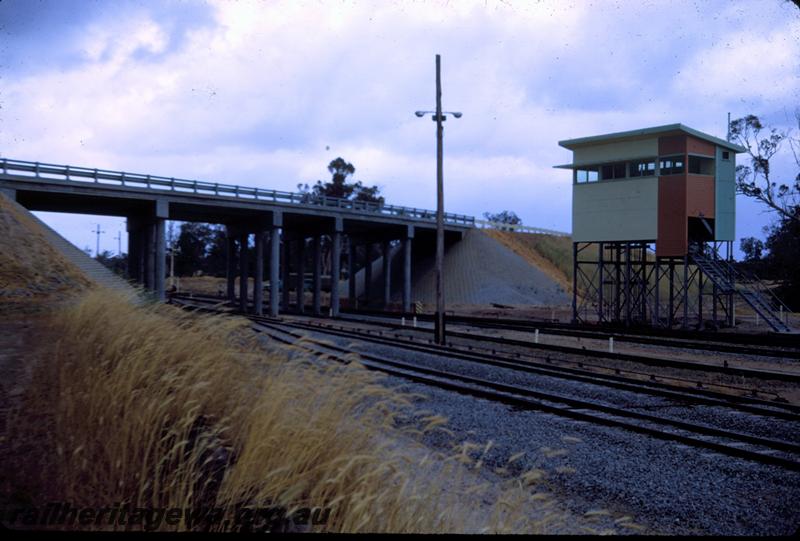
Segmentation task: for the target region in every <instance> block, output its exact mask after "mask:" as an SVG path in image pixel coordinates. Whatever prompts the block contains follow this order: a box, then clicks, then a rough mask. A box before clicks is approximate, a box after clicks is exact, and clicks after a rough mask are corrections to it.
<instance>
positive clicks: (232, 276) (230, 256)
mask: <svg viewBox="0 0 800 541" xmlns="http://www.w3.org/2000/svg"><path fill="white" fill-rule="evenodd" d="M225 237H226V251H225V264H226V265H225V278H226V279H227V286H228V288H227V295H228V302H235V301H236V239H235V238H234V233H233V228H232V227H230V226H227V227H226V228H225Z"/></svg>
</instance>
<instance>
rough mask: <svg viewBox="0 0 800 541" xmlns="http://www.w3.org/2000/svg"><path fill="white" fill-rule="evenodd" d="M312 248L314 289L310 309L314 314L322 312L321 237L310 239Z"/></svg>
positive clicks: (315, 236) (316, 236)
mask: <svg viewBox="0 0 800 541" xmlns="http://www.w3.org/2000/svg"><path fill="white" fill-rule="evenodd" d="M311 244H312V249H313V250H314V290H313V303H312V304H313V308H312V311H313V313H314V315H315V316H318V315H320V313H322V299H321V297H322V237H321V236H320V235H314V238H313V239H312V241H311Z"/></svg>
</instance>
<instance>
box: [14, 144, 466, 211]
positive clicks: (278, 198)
mask: <svg viewBox="0 0 800 541" xmlns="http://www.w3.org/2000/svg"><path fill="white" fill-rule="evenodd" d="M0 168H2V175H3V176H4V177H9V179H11V180H13V179H14V177H26V178H31V179H36V180H42V181H48V180H50V181H58V182H60V183H63V182H69V183H76V184H81V185H85V184H87V183H95V184H111V185H116V186H127V187H134V188H139V189H141V188H144V189H147V190H153V191H154V192H156V193H159V192H161V193H163V192H164V191H169V192H181V193H189V194H191V193H194V194H201V195H211V196H215V197H225V198H233V199H240V200H251V201H265V202H273V203H282V204H291V205H301V206H307V207H324V208H326V209H339V210H345V211H351V212H361V213H374V214H378V215H384V216H392V217H397V218H404V219H412V220H422V221H429V222H435V221H436V212H435V211H432V210H425V209H418V208H412V207H402V206H397V205H386V204H383V203H375V202H371V201H351V200H349V199H341V198H338V197H315V196H313V195H311V194H305V193H297V192H284V191H279V190H265V189H263V188H252V187H247V186H236V185H232V184H221V183H218V182H204V181H198V180H184V179H179V178H174V177H162V176H156V175H145V174H139V173H126V172H122V171H109V170H105V169H90V168H86V167H74V166H70V165H56V164H49V163H39V162H27V161H21V160H10V159H7V158H2V159H0ZM444 221H445V222H446V223H448V224H452V225H463V226H469V227H474V225H475V218H474V217H473V216H466V215H463V214H453V213H445V215H444Z"/></svg>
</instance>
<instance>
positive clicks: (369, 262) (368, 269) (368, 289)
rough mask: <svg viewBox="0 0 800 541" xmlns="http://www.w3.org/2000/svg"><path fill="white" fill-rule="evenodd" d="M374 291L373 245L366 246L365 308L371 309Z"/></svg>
mask: <svg viewBox="0 0 800 541" xmlns="http://www.w3.org/2000/svg"><path fill="white" fill-rule="evenodd" d="M371 289H372V243H371V242H367V243H366V244H365V245H364V306H365V307H369V301H370V297H371V295H370V293H371Z"/></svg>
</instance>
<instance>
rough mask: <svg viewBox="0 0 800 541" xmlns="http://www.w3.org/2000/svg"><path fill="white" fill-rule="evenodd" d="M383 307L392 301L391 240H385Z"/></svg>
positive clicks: (383, 246)
mask: <svg viewBox="0 0 800 541" xmlns="http://www.w3.org/2000/svg"><path fill="white" fill-rule="evenodd" d="M382 248H383V307H384V308H387V307H388V306H389V304H390V303H391V302H392V262H391V255H392V254H391V246H390V245H389V241H388V240H385V241H383V245H382Z"/></svg>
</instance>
